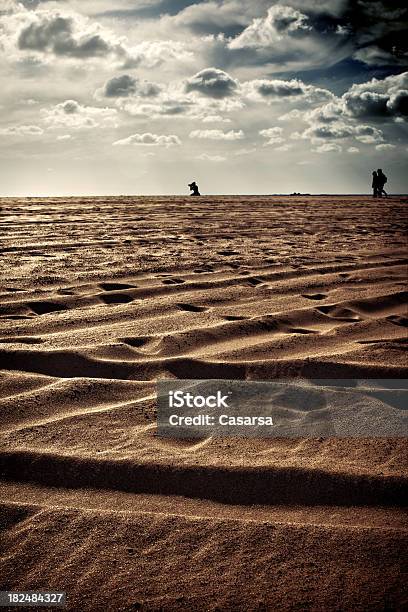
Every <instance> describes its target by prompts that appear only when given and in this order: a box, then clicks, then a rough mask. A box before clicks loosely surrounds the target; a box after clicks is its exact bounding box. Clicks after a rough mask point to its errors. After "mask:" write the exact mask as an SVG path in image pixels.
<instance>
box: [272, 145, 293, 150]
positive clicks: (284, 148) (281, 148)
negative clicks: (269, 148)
mask: <svg viewBox="0 0 408 612" xmlns="http://www.w3.org/2000/svg"><path fill="white" fill-rule="evenodd" d="M292 146H293V145H291V144H290V143H287V144H283V145H282V146H280V147H276V149H275V151H289V150H290V149H291V148H292Z"/></svg>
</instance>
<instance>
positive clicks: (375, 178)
mask: <svg viewBox="0 0 408 612" xmlns="http://www.w3.org/2000/svg"><path fill="white" fill-rule="evenodd" d="M371 187H372V188H373V198H378V176H377V172H376V171H375V170H374V172H373V182H372V184H371Z"/></svg>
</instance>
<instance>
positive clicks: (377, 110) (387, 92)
mask: <svg viewBox="0 0 408 612" xmlns="http://www.w3.org/2000/svg"><path fill="white" fill-rule="evenodd" d="M341 101H342V104H343V112H344V113H345V114H346V115H349V116H350V117H355V118H372V119H377V120H381V119H384V120H386V119H389V118H397V117H406V116H407V115H408V72H404V73H402V74H399V75H396V76H390V77H387V78H385V79H382V80H378V79H372V80H371V81H369V82H367V83H361V84H358V85H353V86H352V87H351V88H350V89H349V91H347V92H346V93H345V94H344V95H343V96H342V99H341Z"/></svg>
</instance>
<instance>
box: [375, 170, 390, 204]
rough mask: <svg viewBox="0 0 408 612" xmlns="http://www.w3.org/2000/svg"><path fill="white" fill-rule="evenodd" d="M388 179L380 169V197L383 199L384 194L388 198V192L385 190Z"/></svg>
mask: <svg viewBox="0 0 408 612" xmlns="http://www.w3.org/2000/svg"><path fill="white" fill-rule="evenodd" d="M387 180H388V179H387V177H386V176H385V174H384V172H383V171H382V170H381V168H379V169H378V170H377V184H378V197H379V198H382V196H383V194H384V195H385V197H387V192H386V191H385V189H384V185H385V183H386V182H387Z"/></svg>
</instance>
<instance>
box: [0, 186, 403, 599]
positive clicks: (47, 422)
mask: <svg viewBox="0 0 408 612" xmlns="http://www.w3.org/2000/svg"><path fill="white" fill-rule="evenodd" d="M407 206H408V201H407V199H403V198H392V199H391V198H390V199H388V200H382V201H373V200H372V199H371V198H368V197H340V196H337V197H334V196H333V197H313V198H312V197H261V196H256V197H255V196H253V197H209V198H206V197H202V198H200V199H193V200H192V199H191V198H181V197H166V198H164V197H162V198H158V197H140V198H131V197H123V198H120V197H117V198H69V199H65V200H61V199H41V200H40V199H3V200H0V230H1V246H0V250H1V263H0V270H1V271H0V368H1V372H0V410H1V412H0V414H1V420H0V421H1V426H0V444H1V448H0V472H1V478H2V479H3V480H2V481H1V483H0V502H1V513H0V516H1V519H2V522H3V525H4V531H3V536H4V537H3V539H2V540H3V543H2V545H1V546H2V553H3V557H2V562H1V565H0V576H1V579H0V582H1V584H0V586H1V588H2V589H6V588H19V589H39V588H43V589H47V590H51V589H53V588H55V589H60V590H66V591H67V597H68V608H69V609H71V610H85V611H86V610H115V611H116V610H137V609H142V610H159V609H163V610H165V611H167V610H170V611H171V610H189V611H190V610H215V609H219V610H234V611H237V610H276V609H282V610H286V609H287V610H289V609H310V610H327V609H334V610H340V609H341V610H343V609H344V610H346V609H361V610H363V609H364V610H367V609H373V610H383V609H384V607H386V606H391V609H392V606H394V608H395V609H402V608H403V606H404V601H405V602H407V588H406V581H404V580H403V578H402V568H403V566H404V562H405V563H406V561H407V560H408V555H407V513H406V511H405V503H406V502H405V499H404V496H406V492H407V482H408V481H407V478H408V452H407V449H408V444H407V440H406V438H394V439H391V438H376V439H370V438H361V439H334V438H309V439H277V440H272V439H270V440H248V439H247V440H243V439H231V438H229V439H219V438H218V439H217V438H210V437H209V438H204V439H202V440H198V441H197V440H190V441H189V440H171V439H162V438H159V437H158V436H157V435H156V426H155V408H156V404H155V380H157V379H158V378H223V379H224V378H228V379H230V378H231V379H251V380H268V379H272V378H273V379H275V378H286V377H290V378H291V379H293V378H307V377H310V378H361V379H372V378H376V379H378V378H382V379H387V378H395V379H399V378H407V371H408V368H407V359H406V354H405V352H404V349H406V343H407V337H408V335H407V321H408V316H407V315H408V313H407V300H406V297H407V292H406V284H407V242H406V237H405V234H404V231H405V230H406V221H407ZM388 408H389V407H388Z"/></svg>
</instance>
